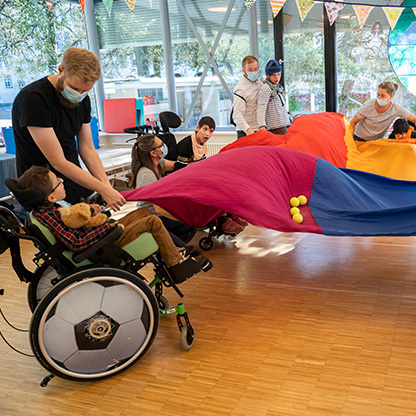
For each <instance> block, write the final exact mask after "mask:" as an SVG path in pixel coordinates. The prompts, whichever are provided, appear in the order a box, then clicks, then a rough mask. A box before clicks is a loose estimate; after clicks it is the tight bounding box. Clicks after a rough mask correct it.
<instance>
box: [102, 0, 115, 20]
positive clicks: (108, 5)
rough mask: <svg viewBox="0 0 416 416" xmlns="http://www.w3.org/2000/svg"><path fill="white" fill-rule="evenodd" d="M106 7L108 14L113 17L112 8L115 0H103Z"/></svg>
mask: <svg viewBox="0 0 416 416" xmlns="http://www.w3.org/2000/svg"><path fill="white" fill-rule="evenodd" d="M103 4H104V7H105V9H106V10H107V13H108V15H109V16H110V17H111V9H112V7H113V0H103Z"/></svg>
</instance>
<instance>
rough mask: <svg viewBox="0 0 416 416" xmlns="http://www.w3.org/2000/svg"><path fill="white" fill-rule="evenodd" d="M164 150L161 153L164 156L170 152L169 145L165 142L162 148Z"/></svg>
mask: <svg viewBox="0 0 416 416" xmlns="http://www.w3.org/2000/svg"><path fill="white" fill-rule="evenodd" d="M160 150H161V151H162V154H161V155H160V156H161V157H162V158H165V157H166V156H167V154H168V147H167V146H166V144H165V143H163V147H162V148H161V149H160Z"/></svg>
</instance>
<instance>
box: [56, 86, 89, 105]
mask: <svg viewBox="0 0 416 416" xmlns="http://www.w3.org/2000/svg"><path fill="white" fill-rule="evenodd" d="M88 93H89V91H84V92H83V93H82V94H81V93H80V92H78V91H76V90H74V89H73V88H71V87H68V85H65V88H64V89H63V90H62V91H61V94H62V95H63V96H64V97H65V98H66V99H67V100H68V101H70V102H71V103H74V104H76V103H80V102H81V101H82V100H83V99H84V98H85V97H86V96H87V95H88Z"/></svg>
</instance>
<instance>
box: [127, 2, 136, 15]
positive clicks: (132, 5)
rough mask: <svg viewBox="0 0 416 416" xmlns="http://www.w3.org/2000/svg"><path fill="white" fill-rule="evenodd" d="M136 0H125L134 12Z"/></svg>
mask: <svg viewBox="0 0 416 416" xmlns="http://www.w3.org/2000/svg"><path fill="white" fill-rule="evenodd" d="M135 1H136V0H126V3H127V5H128V6H129V7H130V10H131V12H132V13H134V2H135Z"/></svg>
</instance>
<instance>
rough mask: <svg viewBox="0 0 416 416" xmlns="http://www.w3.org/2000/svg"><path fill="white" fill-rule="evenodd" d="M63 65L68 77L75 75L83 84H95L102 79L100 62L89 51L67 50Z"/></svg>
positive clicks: (80, 49)
mask: <svg viewBox="0 0 416 416" xmlns="http://www.w3.org/2000/svg"><path fill="white" fill-rule="evenodd" d="M61 65H62V68H63V69H64V70H65V71H66V73H67V75H74V76H76V77H78V78H79V79H80V80H81V81H83V82H91V83H94V82H95V81H97V80H99V79H100V78H101V67H100V61H99V60H98V58H97V56H96V55H95V54H93V53H92V52H91V51H89V50H87V49H82V48H75V47H72V48H69V49H67V50H66V51H65V53H64V56H63V57H62V62H61Z"/></svg>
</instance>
